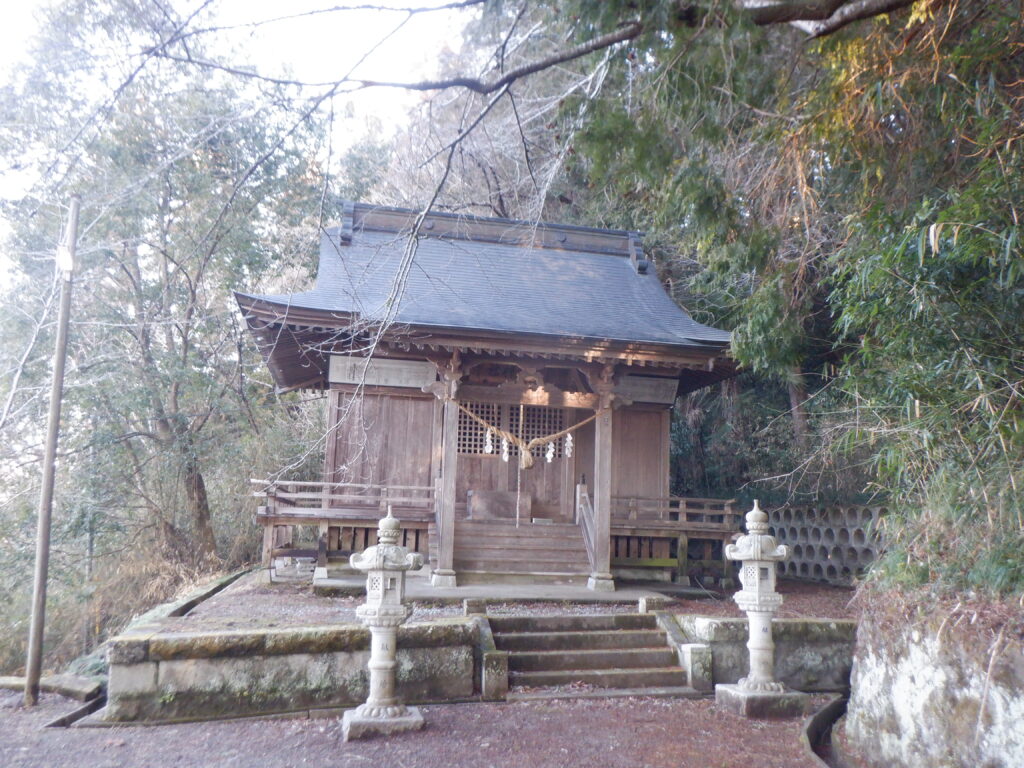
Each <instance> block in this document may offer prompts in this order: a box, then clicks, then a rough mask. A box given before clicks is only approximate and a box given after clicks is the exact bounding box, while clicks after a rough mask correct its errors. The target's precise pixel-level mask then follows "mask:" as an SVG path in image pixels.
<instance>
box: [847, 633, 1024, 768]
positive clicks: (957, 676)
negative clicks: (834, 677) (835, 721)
mask: <svg viewBox="0 0 1024 768" xmlns="http://www.w3.org/2000/svg"><path fill="white" fill-rule="evenodd" d="M949 624H952V622H948V623H947V625H946V626H943V624H942V622H941V621H939V619H936V621H935V622H934V623H933V625H932V626H926V627H920V626H919V627H915V628H908V627H906V626H897V627H893V626H891V625H890V626H887V627H885V628H884V629H883V628H882V627H880V626H879V625H878V624H876V623H873V622H872V620H870V619H867V618H865V619H864V620H863V621H862V623H861V629H860V631H859V633H858V637H857V650H856V654H855V657H854V668H853V693H852V696H851V698H850V704H849V709H848V710H847V716H846V723H845V726H844V728H845V734H846V739H847V740H848V742H849V744H850V746H852V747H853V748H854V749H855V750H856V751H858V752H860V755H861V759H862V760H863V761H864V762H865V763H866V764H867V765H870V766H873V767H874V768H883V767H884V768H961V767H962V768H1020V766H1024V644H1022V642H1021V638H1020V637H1014V636H1012V635H1010V636H1009V637H1006V636H999V637H992V636H990V635H991V634H992V633H983V632H978V631H976V630H975V631H972V630H971V628H970V627H969V622H964V624H968V626H967V627H966V628H965V627H964V626H963V624H961V625H960V626H955V627H950V626H949Z"/></svg>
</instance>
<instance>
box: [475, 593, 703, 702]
mask: <svg viewBox="0 0 1024 768" xmlns="http://www.w3.org/2000/svg"><path fill="white" fill-rule="evenodd" d="M488 621H489V622H490V625H491V631H492V633H493V635H494V644H495V646H496V647H497V649H498V650H503V651H507V652H508V669H509V686H510V689H511V688H514V687H517V686H518V687H526V688H530V689H536V688H541V689H543V688H548V689H551V688H552V687H554V686H573V685H574V684H576V685H575V688H570V689H569V690H564V689H563V690H561V691H559V690H548V691H543V690H541V691H528V692H522V691H515V690H510V693H509V696H508V698H509V700H513V699H528V698H551V697H552V696H572V697H603V696H687V697H698V696H700V694H699V693H698V692H697V691H696V690H694V689H693V688H690V687H688V686H687V685H686V672H685V671H684V670H683V669H682V667H680V666H679V663H678V659H677V658H676V654H675V651H674V650H672V649H671V648H670V647H669V646H668V641H667V639H666V636H665V633H664V632H663V631H662V630H660V629H658V626H657V622H656V619H655V617H654V616H653V615H652V614H636V613H633V614H597V615H582V616H576V615H563V616H489V617H488ZM581 683H582V684H584V685H585V687H584V686H580V685H579V684H581Z"/></svg>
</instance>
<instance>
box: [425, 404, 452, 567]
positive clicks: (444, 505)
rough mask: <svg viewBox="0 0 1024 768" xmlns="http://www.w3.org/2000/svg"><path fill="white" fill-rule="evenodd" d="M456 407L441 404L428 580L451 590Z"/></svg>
mask: <svg viewBox="0 0 1024 768" xmlns="http://www.w3.org/2000/svg"><path fill="white" fill-rule="evenodd" d="M458 432H459V407H458V406H457V405H456V404H455V401H454V400H450V399H449V400H445V401H444V415H443V426H442V429H441V501H440V512H441V514H440V516H439V517H440V521H439V522H440V525H439V526H438V531H437V568H435V569H434V572H433V573H432V574H431V576H430V583H431V585H433V586H435V587H454V586H455V570H454V568H453V565H454V559H455V472H456V467H457V465H458V450H457V448H458V440H459V435H458Z"/></svg>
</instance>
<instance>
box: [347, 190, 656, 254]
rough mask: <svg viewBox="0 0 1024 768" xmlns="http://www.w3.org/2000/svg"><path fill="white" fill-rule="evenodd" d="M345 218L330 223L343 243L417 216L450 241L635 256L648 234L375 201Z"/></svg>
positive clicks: (404, 228)
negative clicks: (354, 235)
mask: <svg viewBox="0 0 1024 768" xmlns="http://www.w3.org/2000/svg"><path fill="white" fill-rule="evenodd" d="M342 211H343V217H344V218H343V222H342V223H341V224H340V225H335V226H332V227H328V228H327V231H328V233H338V234H339V235H340V239H341V240H342V242H343V243H347V242H349V240H348V236H349V232H351V231H353V230H354V231H357V232H358V231H360V230H364V231H375V232H393V233H395V234H401V233H409V232H412V230H413V228H414V226H415V224H416V221H417V219H419V217H420V216H423V220H422V223H421V224H420V230H419V232H420V236H421V237H436V238H438V239H446V240H468V241H472V242H490V243H500V244H504V245H528V246H530V247H534V248H546V249H553V250H564V251H581V252H587V253H603V254H609V255H615V256H625V257H630V256H631V249H630V244H631V243H633V247H634V248H635V244H636V243H637V242H638V241H639V239H640V238H641V237H642V233H640V232H638V231H635V230H625V229H599V228H596V227H585V226H581V225H578V224H558V223H552V222H546V221H527V220H524V219H507V218H498V217H484V216H475V215H472V214H465V213H450V212H447V211H433V210H432V211H429V212H428V213H426V214H425V215H424V214H423V212H422V211H416V210H413V209H410V208H397V207H391V206H383V205H372V204H369V203H349V202H347V201H346V202H345V203H343V207H342Z"/></svg>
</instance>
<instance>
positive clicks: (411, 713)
mask: <svg viewBox="0 0 1024 768" xmlns="http://www.w3.org/2000/svg"><path fill="white" fill-rule="evenodd" d="M421 728H423V715H422V714H420V711H419V709H417V708H416V707H406V708H405V714H404V715H402V716H401V717H363V716H362V715H360V714H359V710H358V709H350V710H349V711H348V712H346V713H345V714H344V715H342V718H341V738H342V739H343V740H344V741H351V740H352V739H363V738H366V737H367V736H390V735H391V734H393V733H402V732H404V731H418V730H420V729H421Z"/></svg>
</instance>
